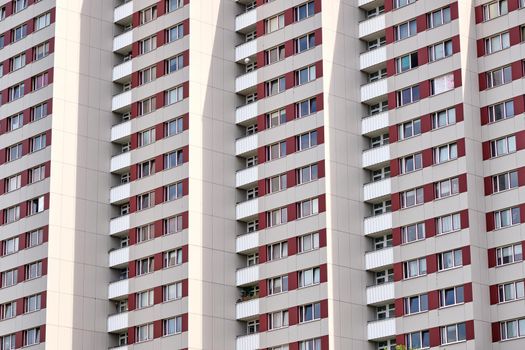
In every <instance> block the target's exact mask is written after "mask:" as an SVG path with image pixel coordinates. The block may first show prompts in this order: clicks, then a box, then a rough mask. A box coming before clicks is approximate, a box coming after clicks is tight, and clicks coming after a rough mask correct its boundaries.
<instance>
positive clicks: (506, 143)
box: [490, 135, 516, 157]
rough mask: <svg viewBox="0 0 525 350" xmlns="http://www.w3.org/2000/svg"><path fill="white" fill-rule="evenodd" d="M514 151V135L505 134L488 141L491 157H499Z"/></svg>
mask: <svg viewBox="0 0 525 350" xmlns="http://www.w3.org/2000/svg"><path fill="white" fill-rule="evenodd" d="M514 152H516V136H514V135H513V136H507V137H503V138H501V139H497V140H493V141H490V155H491V157H499V156H503V155H506V154H509V153H514Z"/></svg>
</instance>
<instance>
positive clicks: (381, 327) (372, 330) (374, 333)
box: [368, 318, 396, 340]
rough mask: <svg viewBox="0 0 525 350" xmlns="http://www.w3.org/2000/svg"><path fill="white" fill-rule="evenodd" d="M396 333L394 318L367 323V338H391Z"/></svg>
mask: <svg viewBox="0 0 525 350" xmlns="http://www.w3.org/2000/svg"><path fill="white" fill-rule="evenodd" d="M395 335H396V319H395V318H387V319H386V320H381V321H372V322H369V323H368V340H376V339H386V338H392V337H394V336H395Z"/></svg>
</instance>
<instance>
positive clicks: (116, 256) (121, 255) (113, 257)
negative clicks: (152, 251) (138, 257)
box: [109, 247, 129, 267]
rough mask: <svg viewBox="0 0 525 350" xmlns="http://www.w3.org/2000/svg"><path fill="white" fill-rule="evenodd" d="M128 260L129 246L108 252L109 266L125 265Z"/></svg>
mask: <svg viewBox="0 0 525 350" xmlns="http://www.w3.org/2000/svg"><path fill="white" fill-rule="evenodd" d="M128 262H129V247H125V248H120V249H116V250H112V251H110V252H109V267H115V266H119V265H126V264H127V263H128Z"/></svg>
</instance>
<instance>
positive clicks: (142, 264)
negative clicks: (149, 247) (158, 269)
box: [137, 256, 153, 276]
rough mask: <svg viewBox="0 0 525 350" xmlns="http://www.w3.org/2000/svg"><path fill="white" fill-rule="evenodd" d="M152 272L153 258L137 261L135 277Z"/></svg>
mask: <svg viewBox="0 0 525 350" xmlns="http://www.w3.org/2000/svg"><path fill="white" fill-rule="evenodd" d="M150 272H153V257H152V256H150V257H149V258H145V259H141V260H138V261H137V276H140V275H145V274H147V273H150Z"/></svg>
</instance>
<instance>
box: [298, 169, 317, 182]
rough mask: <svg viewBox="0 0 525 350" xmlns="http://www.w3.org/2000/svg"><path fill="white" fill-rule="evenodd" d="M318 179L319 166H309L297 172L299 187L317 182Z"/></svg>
mask: <svg viewBox="0 0 525 350" xmlns="http://www.w3.org/2000/svg"><path fill="white" fill-rule="evenodd" d="M318 177H319V170H318V166H317V164H312V165H308V166H305V167H302V168H300V169H298V170H297V184H298V185H300V184H304V183H307V182H310V181H314V180H317V179H318Z"/></svg>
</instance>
